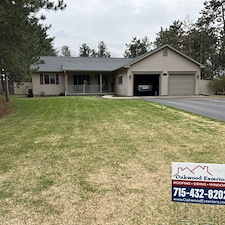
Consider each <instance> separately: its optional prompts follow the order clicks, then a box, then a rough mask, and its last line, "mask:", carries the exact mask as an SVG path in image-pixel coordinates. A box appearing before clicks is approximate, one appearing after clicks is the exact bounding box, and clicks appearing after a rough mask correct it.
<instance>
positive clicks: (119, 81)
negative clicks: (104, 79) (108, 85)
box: [118, 76, 123, 85]
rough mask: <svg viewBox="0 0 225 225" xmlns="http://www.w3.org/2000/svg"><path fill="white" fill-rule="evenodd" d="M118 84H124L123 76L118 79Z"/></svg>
mask: <svg viewBox="0 0 225 225" xmlns="http://www.w3.org/2000/svg"><path fill="white" fill-rule="evenodd" d="M118 84H121V85H122V84H123V76H119V77H118Z"/></svg>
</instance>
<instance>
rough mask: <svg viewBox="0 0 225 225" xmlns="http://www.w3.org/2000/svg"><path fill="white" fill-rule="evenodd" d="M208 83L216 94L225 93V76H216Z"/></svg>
mask: <svg viewBox="0 0 225 225" xmlns="http://www.w3.org/2000/svg"><path fill="white" fill-rule="evenodd" d="M208 85H209V88H210V89H211V90H212V91H213V92H214V93H215V94H216V95H225V76H222V77H219V78H214V79H213V80H211V81H209V84H208Z"/></svg>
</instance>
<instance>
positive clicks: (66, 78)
mask: <svg viewBox="0 0 225 225" xmlns="http://www.w3.org/2000/svg"><path fill="white" fill-rule="evenodd" d="M64 74H65V96H67V95H68V76H67V73H66V71H64Z"/></svg>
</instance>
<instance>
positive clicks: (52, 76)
mask: <svg viewBox="0 0 225 225" xmlns="http://www.w3.org/2000/svg"><path fill="white" fill-rule="evenodd" d="M47 76H48V77H47ZM47 80H48V82H46V81H47ZM53 81H54V83H53ZM40 84H41V85H58V84H59V75H58V74H40Z"/></svg>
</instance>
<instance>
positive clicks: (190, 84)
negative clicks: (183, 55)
mask: <svg viewBox="0 0 225 225" xmlns="http://www.w3.org/2000/svg"><path fill="white" fill-rule="evenodd" d="M195 79H196V78H195V75H194V74H170V75H169V88H168V90H169V91H168V92H169V95H194V94H195Z"/></svg>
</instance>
